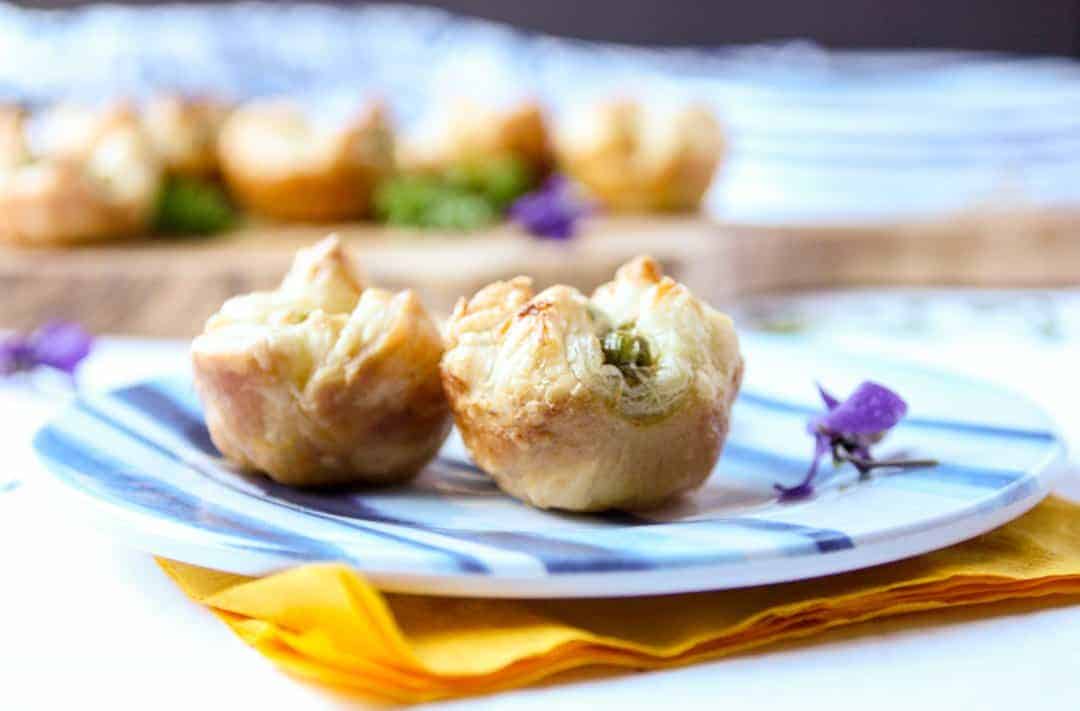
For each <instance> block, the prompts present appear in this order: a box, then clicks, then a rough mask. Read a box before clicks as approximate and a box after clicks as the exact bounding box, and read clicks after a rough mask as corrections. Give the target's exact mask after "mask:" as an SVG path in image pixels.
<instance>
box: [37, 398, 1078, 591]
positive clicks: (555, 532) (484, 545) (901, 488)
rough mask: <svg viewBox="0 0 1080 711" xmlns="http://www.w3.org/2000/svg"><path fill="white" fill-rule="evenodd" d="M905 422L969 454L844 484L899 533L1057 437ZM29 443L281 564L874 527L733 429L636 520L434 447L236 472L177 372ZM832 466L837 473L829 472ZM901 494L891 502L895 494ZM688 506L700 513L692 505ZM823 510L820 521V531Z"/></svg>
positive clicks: (514, 567)
mask: <svg viewBox="0 0 1080 711" xmlns="http://www.w3.org/2000/svg"><path fill="white" fill-rule="evenodd" d="M738 407H739V408H741V409H745V408H754V409H755V413H754V417H755V418H788V419H790V418H792V417H793V416H798V417H803V416H805V415H807V414H809V413H810V409H809V408H807V407H804V406H802V405H799V404H796V403H793V402H788V401H784V400H778V399H776V398H773V397H769V396H764V395H761V394H759V393H744V394H743V395H742V396H741V398H740V402H739V405H738ZM777 421H778V422H779V420H777ZM905 426H906V427H908V428H913V429H916V430H917V429H919V428H931V429H937V430H944V431H947V432H949V433H950V437H953V438H956V440H957V441H958V442H961V443H962V444H963V446H964V447H965V449H964V451H965V452H967V451H969V450H970V452H972V453H973V456H972V458H970V460H967V459H965V461H964V463H963V464H961V463H954V462H945V463H943V464H942V465H941V466H938V467H935V468H932V469H923V470H915V471H911V472H903V473H902V474H899V475H896V476H894V477H889V478H888V479H887V480H885V481H883V482H882V484H883V486H880V487H874V486H870V487H853V488H851V490H850V495H851V496H852V497H855V496H859V497H863V498H865V502H864V503H863V504H862V505H863V506H865V507H866V510H867V511H870V510H872V511H874V513H875V515H880V517H881V518H882V519H883V520H885V521H886V523H888V524H889V525H892V526H895V527H897V528H898V529H899V528H903V527H905V526H907V527H909V528H910V525H911V521H912V520H915V519H917V518H918V516H919V515H921V514H922V513H923V511H922V510H920V509H932V510H934V511H935V513H944V514H946V515H947V514H949V513H950V512H952V513H955V514H956V515H960V514H961V513H963V512H967V511H970V510H971V509H972V507H975V508H976V509H977V510H982V511H986V510H991V509H992V508H994V507H1000V506H1005V505H1009V504H1010V503H1013V502H1015V501H1017V500H1019V499H1021V498H1024V497H1026V496H1029V495H1032V494H1033V493H1034V492H1036V491H1037V490H1038V489H1039V485H1038V478H1037V473H1038V472H1037V471H1036V462H1034V461H1033V462H1032V466H1031V467H1029V468H1027V469H1021V468H1016V469H1013V468H995V467H992V466H975V465H974V463H975V462H982V463H990V462H995V461H996V460H995V457H994V452H995V451H998V450H1000V448H1002V447H1009V446H1010V445H1012V444H1016V443H1018V442H1021V441H1023V442H1028V443H1036V444H1038V443H1045V445H1046V446H1045V447H1040V448H1039V452H1041V453H1042V454H1045V453H1046V452H1049V451H1051V450H1053V449H1054V448H1055V447H1057V446H1059V443H1058V442H1057V440H1056V439H1055V438H1054V436H1053V435H1052V434H1051V433H1049V432H1043V431H1039V430H1034V429H1024V428H1010V427H1001V426H982V425H978V424H971V423H958V422H951V421H946V420H936V419H919V420H917V419H913V420H909V421H906V422H905ZM35 447H36V449H37V451H38V453H39V455H40V456H41V457H42V458H43V459H44V460H45V462H46V463H47V464H48V465H49V467H50V469H51V470H52V471H53V472H54V473H55V474H56V475H57V476H58V477H59V478H60V479H61V480H62V481H63V482H64V483H65V484H67V485H69V486H71V487H73V488H75V489H78V490H80V491H81V492H83V493H85V494H88V495H90V496H93V497H95V498H97V499H100V500H102V501H105V502H108V503H109V504H111V505H114V506H119V507H122V508H124V509H127V510H129V511H131V512H133V513H135V514H138V515H139V516H140V517H142V518H141V519H140V520H142V521H144V522H147V525H149V522H151V521H154V522H161V521H165V522H168V523H169V524H171V525H173V526H175V527H176V528H177V529H189V530H191V531H196V532H197V533H198V535H199V536H202V537H204V539H205V545H206V546H207V547H211V548H214V549H215V550H220V549H229V550H237V551H243V550H250V551H257V552H261V553H265V554H270V555H273V556H275V557H278V558H280V559H281V561H282V564H283V565H284V564H288V563H289V562H290V561H292V562H296V561H307V560H337V561H345V562H349V563H352V564H355V565H357V566H359V567H361V568H365V567H369V568H370V567H371V566H373V565H375V564H376V563H379V564H380V565H382V566H383V567H390V568H393V567H394V565H395V562H398V563H399V567H400V566H403V565H405V562H406V561H407V562H408V565H409V566H413V568H412V570H410V571H405V572H416V573H427V574H437V573H439V572H440V571H442V572H452V573H455V574H459V575H474V576H496V575H510V576H518V577H526V576H536V575H548V576H550V575H572V574H577V573H586V572H588V573H598V572H612V571H644V570H663V569H673V570H674V569H679V568H682V567H687V566H700V565H723V564H732V565H736V564H738V563H740V562H741V561H744V560H749V559H761V558H791V557H801V556H808V555H827V554H830V553H834V552H838V551H844V550H850V549H853V548H856V547H858V546H859V541H860V538H862V537H870V536H872V535H878V534H879V533H880V530H881V528H880V526H879V527H877V528H873V527H871V528H867V525H868V524H865V523H863V524H859V525H851V526H849V525H847V524H845V522H844V520H843V519H842V518H841V519H839V520H835V521H834V520H832V519H830V518H823V516H825V515H826V514H824V513H818V509H819V508H820V509H821V510H822V512H824V511H825V510H826V507H828V506H830V505H831V504H830V499H829V498H828V497H825V496H823V497H821V498H820V499H813V500H810V501H808V502H805V503H804V504H801V505H780V504H777V503H776V502H775V500H774V499H773V498H772V483H774V482H776V481H787V480H790V479H792V478H795V477H798V476H800V475H801V474H802V472H803V471H804V470H805V467H806V460H805V458H804V457H801V456H797V455H795V454H793V453H792V452H791V451H788V450H786V449H785V448H779V449H777V450H771V449H764V448H762V447H761V446H758V445H755V444H754V443H753V442H752V441H749V440H746V441H742V440H740V438H739V436H738V430H736V431H734V432H733V434H732V438H731V441H729V443H728V445H727V447H726V450H725V453H724V457H723V459H722V461H721V465H720V470H719V474H718V475H716V476H714V477H713V480H711V481H710V484H709V486H708V487H706V489H705V490H703V492H701V493H700V494H699V495H697V496H696V497H692V498H691V500H690V502H689V505H690V507H689V508H687V509H686V510H685V511H680V510H679V509H678V507H677V506H676V508H675V509H674V510H673V511H662V512H657V513H649V514H642V515H636V514H628V513H620V512H607V513H604V514H599V515H594V516H575V515H570V514H558V513H546V512H538V511H536V510H533V509H530V508H528V507H525V506H523V505H522V504H520V503H518V502H516V501H514V500H512V499H509V498H508V497H505V496H502V495H499V494H493V491H492V487H491V484H490V480H488V479H487V478H486V476H485V475H483V473H482V472H481V471H480V470H479V469H477V468H476V467H475V466H474V465H473V464H472V463H470V462H468V461H467V460H464V459H462V457H461V455H460V454H458V453H455V452H453V451H445V452H443V453H442V454H440V457H439V458H438V459H437V461H436V462H435V463H433V465H432V466H431V467H429V469H428V471H427V472H425V474H424V475H422V476H421V477H420V479H419V480H418V482H417V483H416V484H415V485H413V486H412V487H410V488H403V489H391V490H376V491H370V490H363V489H341V490H336V491H311V490H298V489H293V488H289V487H286V486H282V485H280V484H277V483H275V482H273V481H271V480H270V479H267V478H265V477H262V476H259V475H253V474H246V473H240V472H236V471H234V470H232V469H231V468H229V467H228V466H227V464H226V463H225V462H223V461H222V460H221V457H220V454H219V453H218V451H217V449H216V448H215V447H214V445H213V443H212V441H211V439H210V437H209V434H208V433H207V431H206V427H205V425H204V424H203V421H202V416H201V411H200V408H199V406H198V403H197V400H196V399H195V398H194V394H193V392H192V389H191V386H190V383H189V382H187V381H185V380H178V379H172V380H161V381H151V382H146V383H141V384H138V385H135V386H131V387H127V388H123V389H120V390H116V391H114V392H112V393H108V394H105V395H102V396H98V397H93V398H87V399H80V400H78V401H77V402H76V403H75V404H74V405H73V406H72V407H71V408H69V410H68V411H67V412H66V413H65V414H64V415H63V416H61V417H60V418H59V419H58V420H57V421H55V422H54V423H52V424H50V425H49V426H47V427H46V428H44V429H43V430H42V431H41V432H40V433H39V434H38V436H37V438H36V439H35ZM979 452H981V453H982V454H981V455H980V456H978V457H975V456H974V454H976V453H979ZM843 475H844V472H843V471H842V470H838V472H837V473H836V474H835V476H836V477H837V479H840V478H842V477H843ZM714 482H715V483H716V485H717V486H721V485H723V486H730V487H734V488H733V491H735V490H737V492H738V495H739V496H742V497H744V498H746V500H747V501H748V502H751V504H750V505H749V506H748V507H747V508H743V509H740V510H729V509H725V508H724V506H723V505H721V506H720V507H719V508H717V509H716V510H715V512H713V510H712V509H710V508H709V506H708V505H707V504H700V502H701V501H704V502H707V501H709V500H710V496H711V493H710V492H711V487H712V486H713V484H714ZM884 484H888V486H884ZM841 489H842V487H841ZM448 491H449V492H451V493H447V492H448ZM838 491H839V489H838ZM875 492H876V493H875ZM890 492H891V493H890ZM755 497H756V498H755ZM883 497H886V498H883ZM887 497H892V498H887ZM901 497H904V498H903V500H904V502H905V503H904V504H903V506H901V505H900V504H899V503H897V502H899V501H901ZM718 498H719V501H720V502H721V504H724V502H727V501H729V500H730V496H729V495H727V494H725V495H723V496H720V495H718ZM699 504H700V506H702V507H703V508H701V509H700V510H699V509H697V508H693V506H696V505H699ZM912 517H914V519H913V518H912ZM871 518H872V517H871ZM823 520H829V521H830V523H831V524H832V525H830V526H825V527H823V526H820V525H818V522H819V521H823ZM860 526H861V528H860Z"/></svg>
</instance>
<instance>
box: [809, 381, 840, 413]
mask: <svg viewBox="0 0 1080 711" xmlns="http://www.w3.org/2000/svg"><path fill="white" fill-rule="evenodd" d="M814 384H815V385H817V391H818V395H820V396H821V401H822V402H824V403H825V407H826V409H828V410H835V409H836V408H837V406H838V405H839V404H840V401H839V400H837V399H836V398H835V397H834V396H833V395H832V394H831V393H830V392H829V391H828V390H826V389H825V388H824V387H822V385H821V383H814Z"/></svg>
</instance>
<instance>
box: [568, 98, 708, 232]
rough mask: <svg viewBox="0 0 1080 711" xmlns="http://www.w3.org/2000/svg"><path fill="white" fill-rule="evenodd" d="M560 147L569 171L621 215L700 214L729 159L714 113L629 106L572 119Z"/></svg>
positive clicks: (589, 111)
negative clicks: (717, 174)
mask: <svg viewBox="0 0 1080 711" xmlns="http://www.w3.org/2000/svg"><path fill="white" fill-rule="evenodd" d="M556 145H557V150H558V154H559V160H560V161H561V164H562V166H563V168H564V169H565V171H566V172H567V173H568V174H569V175H570V176H571V177H573V178H574V179H576V180H577V181H578V182H580V183H582V184H583V185H584V186H585V187H586V188H587V189H588V190H589V192H591V193H592V195H593V196H594V197H595V198H596V199H597V200H598V201H599V202H600V203H601V204H602V205H604V206H605V207H607V208H609V209H611V210H615V211H620V212H686V211H692V210H696V209H698V207H699V206H700V204H701V200H702V198H703V197H704V195H705V192H706V190H708V188H709V185H710V183H711V182H712V179H713V175H714V174H715V173H716V170H717V168H718V167H719V165H720V162H721V160H722V158H723V154H724V136H723V132H722V130H721V128H720V124H719V122H718V121H717V120H716V117H715V116H714V115H713V114H712V112H710V111H709V110H708V109H706V108H703V107H700V106H690V107H687V108H682V109H679V110H676V111H668V110H659V109H655V108H646V107H644V106H642V105H640V104H637V103H634V102H630V101H618V102H608V103H604V104H600V105H598V106H594V107H592V108H590V109H586V110H583V111H581V112H579V113H576V114H574V115H573V116H572V117H571V118H570V119H569V120H567V121H566V122H565V123H564V124H562V125H561V127H560V130H559V133H558V136H557V141H556Z"/></svg>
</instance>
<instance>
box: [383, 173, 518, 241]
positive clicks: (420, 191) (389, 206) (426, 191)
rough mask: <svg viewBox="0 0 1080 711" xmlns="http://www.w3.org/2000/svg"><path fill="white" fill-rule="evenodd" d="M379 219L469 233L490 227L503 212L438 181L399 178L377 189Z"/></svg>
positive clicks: (465, 192) (470, 194) (426, 178)
mask: <svg viewBox="0 0 1080 711" xmlns="http://www.w3.org/2000/svg"><path fill="white" fill-rule="evenodd" d="M375 216H376V217H377V218H379V219H380V220H382V221H383V222H386V223H388V224H391V225H398V226H402V227H423V228H429V229H452V230H461V231H465V232H467V231H470V230H476V229H480V228H481V227H487V226H488V225H490V224H492V223H493V222H495V221H496V220H497V219H498V217H499V213H498V211H497V210H496V209H495V208H494V207H493V206H492V205H491V204H490V203H489V202H488V201H487V200H486V199H484V198H483V197H482V196H480V195H477V194H474V193H471V192H469V191H467V190H462V189H460V188H457V187H453V186H451V185H449V184H447V183H445V182H443V181H441V180H439V179H437V178H430V177H417V176H399V177H396V178H391V179H390V180H387V181H386V182H384V183H382V184H381V185H379V187H378V188H377V189H376V191H375Z"/></svg>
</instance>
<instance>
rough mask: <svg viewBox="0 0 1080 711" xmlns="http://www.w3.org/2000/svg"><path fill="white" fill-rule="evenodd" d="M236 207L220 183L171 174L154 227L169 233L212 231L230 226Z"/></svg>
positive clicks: (155, 217) (159, 200) (159, 204)
mask: <svg viewBox="0 0 1080 711" xmlns="http://www.w3.org/2000/svg"><path fill="white" fill-rule="evenodd" d="M235 222H236V211H235V210H234V209H233V207H232V205H231V204H230V203H229V200H228V198H227V197H226V196H225V193H224V191H222V189H221V188H219V187H218V186H217V185H215V184H213V183H211V182H208V181H205V180H198V179H195V178H170V179H169V180H167V181H166V183H165V186H164V187H163V188H162V190H161V193H160V195H159V196H158V203H157V210H156V213H155V216H154V229H155V230H156V231H158V232H163V233H169V234H197V235H208V234H214V233H215V232H221V231H222V230H225V229H228V228H229V227H231V226H232V225H233V224H234V223H235Z"/></svg>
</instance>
